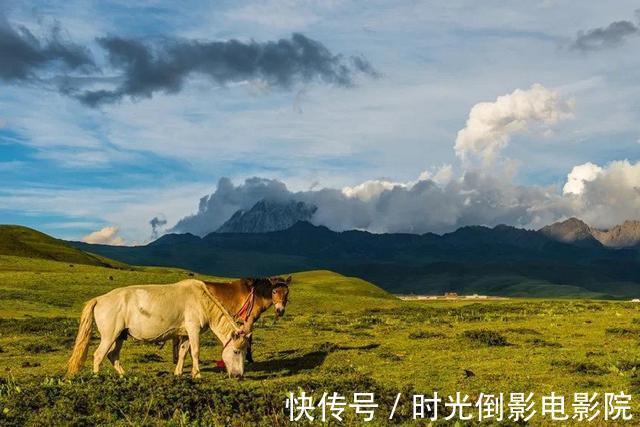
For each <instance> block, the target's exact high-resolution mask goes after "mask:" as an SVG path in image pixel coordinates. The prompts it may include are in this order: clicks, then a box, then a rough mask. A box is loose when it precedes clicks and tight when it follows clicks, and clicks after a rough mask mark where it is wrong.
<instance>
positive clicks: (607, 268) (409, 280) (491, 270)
mask: <svg viewBox="0 0 640 427" xmlns="http://www.w3.org/2000/svg"><path fill="white" fill-rule="evenodd" d="M254 208H256V209H251V210H249V211H247V213H241V214H236V215H234V217H235V219H234V218H232V219H233V221H231V219H230V220H229V221H228V222H227V223H228V226H223V227H221V228H223V230H220V231H221V232H213V233H210V234H207V235H206V236H204V237H199V236H194V235H192V234H167V235H164V236H162V237H161V238H159V239H158V240H156V241H154V242H151V243H149V244H148V245H145V246H136V247H123V246H120V247H118V246H106V245H90V244H86V243H82V242H71V244H72V245H73V246H75V247H77V248H79V249H83V250H85V251H88V252H91V253H97V254H100V255H103V256H106V257H109V258H112V259H116V260H119V261H122V262H126V263H129V264H136V265H164V266H178V267H183V268H187V269H191V270H194V271H198V272H203V273H211V274H217V275H223V276H255V275H271V274H280V273H284V272H294V271H302V270H311V269H328V270H333V271H337V272H339V273H342V274H345V275H351V276H358V277H361V278H363V279H365V280H368V281H371V282H374V283H376V284H378V285H380V286H382V287H383V288H385V289H386V290H388V291H391V292H394V293H420V294H440V293H443V292H459V293H484V294H493V295H507V296H508V295H512V296H546V297H549V296H584V297H615V298H628V297H636V296H640V245H639V244H638V233H637V231H638V222H637V221H627V222H625V223H624V224H622V225H620V226H618V227H614V228H612V229H610V230H596V229H593V228H591V227H589V226H587V225H586V224H585V223H584V222H582V221H580V220H578V219H575V218H572V219H569V220H567V221H564V222H561V223H556V224H552V225H551V226H548V227H544V228H543V229H541V230H538V231H535V230H524V229H518V228H515V227H510V226H505V225H499V226H496V227H493V228H489V227H483V226H470V227H462V228H460V229H458V230H456V231H454V232H452V233H447V234H443V235H437V234H432V233H427V234H423V235H416V234H373V233H369V232H365V231H356V230H352V231H344V232H335V231H332V230H329V229H328V228H326V227H323V226H316V225H312V224H311V223H309V222H306V221H298V222H296V223H294V224H293V225H292V226H291V227H288V228H286V229H283V230H277V231H268V232H258V233H256V232H237V231H235V230H260V226H258V224H267V225H268V226H269V227H270V228H274V224H278V223H279V222H272V221H270V220H266V219H262V218H260V215H258V212H260V211H261V210H265V209H266V210H269V209H267V208H268V205H267V204H263V205H261V206H260V207H255V206H254ZM310 209H313V208H310V207H308V206H300V207H299V208H294V209H293V210H292V212H307V213H308V212H309V210H310ZM249 213H251V214H249ZM295 215H297V214H295ZM245 220H246V221H245ZM282 224H286V221H283V222H282ZM222 231H224V232H222Z"/></svg>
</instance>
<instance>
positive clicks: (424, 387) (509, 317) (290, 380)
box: [0, 256, 640, 425]
mask: <svg viewBox="0 0 640 427" xmlns="http://www.w3.org/2000/svg"><path fill="white" fill-rule="evenodd" d="M293 276H294V280H293V285H292V286H291V294H290V304H289V306H288V308H287V313H286V314H285V316H284V317H283V318H281V319H279V320H278V321H275V319H274V317H273V312H272V311H270V312H268V313H267V314H265V315H264V316H263V318H262V319H261V320H260V321H259V322H258V324H257V325H256V328H255V341H254V357H255V359H256V363H255V364H253V365H252V366H251V367H250V368H249V371H248V372H247V375H246V379H245V380H244V381H242V382H236V381H232V380H229V379H227V378H226V377H225V375H224V373H222V372H220V371H219V370H216V369H215V368H214V367H213V360H214V359H217V358H219V352H220V348H219V345H218V344H217V343H216V342H215V340H214V339H213V337H212V336H211V334H210V333H208V334H205V335H203V351H202V359H203V362H204V363H203V379H202V380H201V381H198V382H193V381H191V380H190V379H188V378H183V379H179V380H176V379H173V378H172V376H171V375H170V372H172V368H173V367H172V364H171V349H170V346H168V345H167V346H165V347H163V348H161V347H159V346H157V345H151V344H140V343H135V342H132V341H127V342H126V344H125V346H124V349H123V351H122V362H123V364H124V367H125V369H126V370H127V376H126V377H125V378H124V379H120V378H118V377H117V375H116V374H115V372H114V371H113V370H112V369H111V367H110V366H109V364H108V362H107V363H105V365H104V366H103V373H102V374H101V375H100V376H98V377H93V376H92V375H90V374H89V363H87V364H86V366H85V369H84V374H83V375H82V376H80V378H78V379H75V380H73V381H64V380H62V374H63V373H64V369H65V363H66V360H67V358H68V356H69V352H70V347H71V345H72V343H73V338H74V336H75V333H76V329H77V316H78V314H79V311H80V309H81V307H82V303H83V302H84V301H85V300H87V299H89V298H91V297H93V296H96V295H99V294H102V293H105V292H107V291H108V290H110V289H112V288H114V287H117V286H126V285H131V284H139V283H169V282H175V281H177V280H180V279H183V278H188V277H191V276H190V273H189V272H187V271H184V270H179V269H171V268H155V267H144V268H140V267H136V268H132V269H131V270H123V269H112V268H105V267H99V266H89V265H74V266H73V267H71V266H69V263H67V262H55V261H46V260H36V259H29V258H19V257H7V256H0V348H1V349H2V351H1V352H0V366H2V369H3V370H4V371H3V372H0V414H1V413H2V412H3V410H4V409H6V413H5V414H4V415H0V424H3V423H4V422H6V423H14V424H17V425H20V424H24V423H30V424H32V425H47V424H48V425H52V424H68V423H70V422H71V421H73V422H75V423H76V424H83V423H84V424H114V423H115V424H121V425H129V424H131V423H132V424H138V425H140V424H145V423H147V424H157V423H160V424H163V423H173V424H174V425H184V424H189V423H192V422H194V421H196V420H200V421H203V422H205V423H213V424H243V423H244V424H245V425H253V424H264V425H278V424H283V423H284V415H283V412H282V401H283V400H284V398H285V395H286V393H287V392H288V391H297V390H298V389H299V388H302V389H304V390H306V391H308V392H312V393H314V394H315V395H316V396H319V395H320V394H322V392H323V391H342V392H345V393H348V392H351V391H374V392H376V393H378V394H379V398H380V399H381V405H382V408H383V409H384V408H386V409H388V407H389V406H390V405H391V404H392V403H393V398H394V397H395V393H397V392H403V393H412V392H419V393H431V392H432V391H434V390H438V392H439V393H441V394H450V393H455V391H461V392H463V393H466V394H469V395H470V396H471V398H472V399H473V398H477V396H478V394H479V393H480V392H485V393H490V392H506V393H508V392H518V391H521V392H529V391H531V392H535V393H536V395H537V396H541V395H542V394H544V393H549V392H551V391H555V392H556V393H558V394H565V395H566V396H572V393H574V392H576V391H592V392H593V391H597V392H600V393H603V392H607V391H620V390H623V391H625V392H627V393H633V394H634V400H633V401H632V402H633V409H634V412H636V413H637V411H638V409H640V406H639V405H638V402H637V401H636V400H635V399H636V396H635V393H637V392H638V390H639V385H640V377H638V375H637V370H638V367H640V346H639V342H640V326H639V323H640V320H638V319H640V305H636V304H633V303H628V302H620V301H593V300H575V299H574V300H550V299H544V300H543V299H511V300H504V301H484V302H477V301H476V302H473V301H411V302H409V301H400V300H398V299H396V298H394V297H393V296H391V295H389V294H387V293H386V292H384V291H382V290H381V289H379V288H377V287H376V286H374V285H372V284H370V283H367V282H365V281H362V280H360V279H356V278H349V277H344V276H341V275H338V274H335V273H332V272H328V271H312V272H303V273H295V274H294V275H293ZM194 277H196V278H204V277H208V278H211V277H210V276H200V275H195V276H194ZM96 342H97V341H96V340H95V339H94V342H93V343H92V349H93V348H94V347H95V344H96ZM407 404H408V402H404V403H403V405H402V406H401V413H400V416H401V417H405V418H404V419H405V420H408V419H407V418H406V417H407V416H408V415H407V414H408V412H407V411H408V406H407ZM636 416H637V415H636ZM2 417H4V418H2ZM401 419H403V418H401ZM3 420H4V421H3ZM378 420H379V423H380V424H384V423H383V421H384V417H382V416H381V415H380V416H378ZM534 420H538V423H541V422H542V421H543V419H541V418H534ZM350 422H351V423H355V422H356V419H354V418H351V419H350Z"/></svg>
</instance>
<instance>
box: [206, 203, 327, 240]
mask: <svg viewBox="0 0 640 427" xmlns="http://www.w3.org/2000/svg"><path fill="white" fill-rule="evenodd" d="M316 210H317V208H316V207H315V206H313V205H308V204H306V203H304V202H299V201H295V200H289V201H287V202H280V201H272V200H261V201H259V202H258V203H256V204H255V205H254V206H253V207H252V208H251V209H249V210H248V211H242V210H240V211H237V212H236V213H234V214H233V216H232V217H231V218H229V219H228V220H227V222H225V223H224V224H222V226H221V227H220V228H218V230H216V233H268V232H270V231H280V230H286V229H287V228H289V227H291V226H292V225H293V224H295V223H296V222H298V221H309V220H311V217H312V216H313V214H314V213H315V212H316Z"/></svg>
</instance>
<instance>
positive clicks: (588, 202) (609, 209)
mask: <svg viewBox="0 0 640 427" xmlns="http://www.w3.org/2000/svg"><path fill="white" fill-rule="evenodd" d="M586 165H589V166H586V167H584V168H581V167H583V166H585V165H581V166H578V167H577V168H581V169H578V172H577V173H576V174H575V175H574V176H578V177H582V178H583V179H582V181H581V182H582V185H581V187H580V191H579V192H577V193H576V192H571V193H569V194H567V199H568V200H569V201H571V202H572V203H573V206H572V209H573V211H574V212H575V213H576V215H577V216H579V217H580V218H582V219H584V220H585V221H586V222H587V223H588V224H590V225H592V226H595V227H602V228H608V227H611V226H613V225H615V224H619V223H622V222H624V221H625V220H628V219H640V161H637V162H636V163H632V162H629V161H628V160H620V161H614V162H611V163H608V164H607V165H604V166H597V165H593V164H588V163H587V164H586ZM575 170H576V168H574V169H573V171H572V174H573V173H574V171H575ZM569 175H570V176H571V174H569ZM585 177H588V179H584V178H585Z"/></svg>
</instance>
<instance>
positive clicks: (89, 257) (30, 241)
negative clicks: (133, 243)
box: [0, 225, 127, 268]
mask: <svg viewBox="0 0 640 427" xmlns="http://www.w3.org/2000/svg"><path fill="white" fill-rule="evenodd" d="M0 255H9V256H18V257H23V258H35V259H45V260H53V261H62V262H68V263H76V264H87V265H99V266H106V267H116V268H126V267H127V265H126V264H124V263H122V262H119V261H114V260H111V259H108V258H105V257H103V256H100V255H95V254H91V253H88V252H84V251H81V250H79V249H76V248H73V247H71V246H69V245H68V244H67V243H65V242H63V241H61V240H58V239H55V238H53V237H51V236H48V235H46V234H44V233H41V232H39V231H36V230H33V229H31V228H28V227H23V226H21V225H0Z"/></svg>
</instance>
